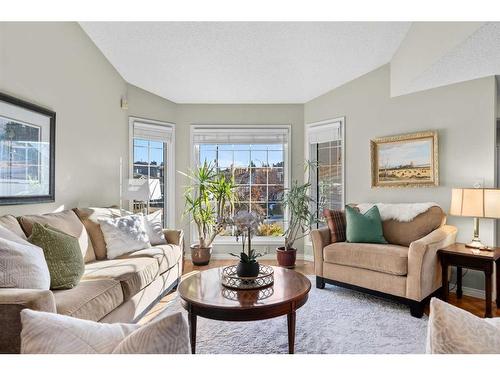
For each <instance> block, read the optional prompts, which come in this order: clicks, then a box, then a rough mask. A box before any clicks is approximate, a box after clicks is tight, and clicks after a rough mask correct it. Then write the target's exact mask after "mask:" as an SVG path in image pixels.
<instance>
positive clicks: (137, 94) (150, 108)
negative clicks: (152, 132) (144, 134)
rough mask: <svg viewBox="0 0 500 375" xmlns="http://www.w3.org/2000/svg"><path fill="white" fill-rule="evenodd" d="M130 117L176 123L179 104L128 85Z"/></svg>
mask: <svg viewBox="0 0 500 375" xmlns="http://www.w3.org/2000/svg"><path fill="white" fill-rule="evenodd" d="M127 99H128V115H129V116H133V117H141V118H145V119H148V120H157V121H164V122H171V123H175V119H176V109H177V104H175V103H174V102H171V101H170V100H167V99H164V98H162V97H161V96H158V95H155V94H152V93H150V92H149V91H146V90H143V89H141V88H139V87H137V86H134V85H130V84H127Z"/></svg>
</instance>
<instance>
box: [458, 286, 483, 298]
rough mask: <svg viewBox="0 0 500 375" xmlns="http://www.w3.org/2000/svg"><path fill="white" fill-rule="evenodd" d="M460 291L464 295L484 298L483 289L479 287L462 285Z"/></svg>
mask: <svg viewBox="0 0 500 375" xmlns="http://www.w3.org/2000/svg"><path fill="white" fill-rule="evenodd" d="M462 293H463V294H464V295H466V296H469V297H476V298H480V299H484V290H481V289H475V288H469V287H466V286H463V287H462Z"/></svg>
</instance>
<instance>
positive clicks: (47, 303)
mask: <svg viewBox="0 0 500 375" xmlns="http://www.w3.org/2000/svg"><path fill="white" fill-rule="evenodd" d="M23 309H31V310H38V311H46V312H53V313H55V312H56V303H55V300H54V295H53V294H52V292H51V291H50V290H38V289H0V353H19V352H20V349H21V328H22V327H21V310H23Z"/></svg>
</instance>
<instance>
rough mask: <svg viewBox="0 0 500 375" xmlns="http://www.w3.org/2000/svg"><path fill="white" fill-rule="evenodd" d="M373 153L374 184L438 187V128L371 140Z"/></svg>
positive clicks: (371, 152)
mask: <svg viewBox="0 0 500 375" xmlns="http://www.w3.org/2000/svg"><path fill="white" fill-rule="evenodd" d="M370 154H371V170H372V171H371V172H372V187H430V186H439V164H438V162H439V160H438V133H437V131H425V132H418V133H411V134H402V135H393V136H389V137H381V138H376V139H372V140H371V141H370Z"/></svg>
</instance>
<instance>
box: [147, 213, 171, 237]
mask: <svg viewBox="0 0 500 375" xmlns="http://www.w3.org/2000/svg"><path fill="white" fill-rule="evenodd" d="M162 214H163V212H162V210H159V211H156V212H153V213H152V214H149V215H146V216H145V220H144V224H145V225H146V231H147V233H148V237H149V242H151V245H152V246H156V245H164V244H166V243H167V240H166V239H165V234H164V233H163V224H162V222H161V216H162Z"/></svg>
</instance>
